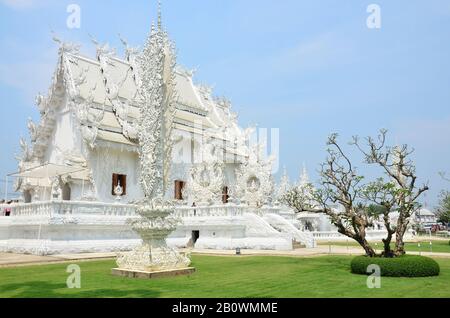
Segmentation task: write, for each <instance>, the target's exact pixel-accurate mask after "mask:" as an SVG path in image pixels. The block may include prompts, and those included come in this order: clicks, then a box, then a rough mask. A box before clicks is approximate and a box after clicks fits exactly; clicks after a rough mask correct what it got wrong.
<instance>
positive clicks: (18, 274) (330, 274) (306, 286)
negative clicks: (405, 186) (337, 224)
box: [0, 256, 450, 298]
mask: <svg viewBox="0 0 450 318" xmlns="http://www.w3.org/2000/svg"><path fill="white" fill-rule="evenodd" d="M350 261H351V258H350V257H346V256H324V257H317V258H292V257H264V256H260V257H215V256H194V257H193V263H194V264H193V265H194V266H195V267H196V268H197V270H198V272H197V273H196V274H194V275H193V276H191V277H177V278H166V279H159V280H152V281H149V280H134V279H126V278H120V277H114V276H112V275H111V268H113V267H114V266H115V263H114V261H94V262H81V263H79V265H80V267H81V271H82V273H81V283H82V286H81V289H78V290H75V289H68V288H67V287H66V279H67V277H68V275H69V274H67V273H66V268H67V266H68V264H57V265H42V266H32V267H20V268H1V269H0V297H2V298H4V297H44V298H49V297H50V298H60V297H132V298H137V297H147V298H154V297H162V298H169V297H175V298H194V297H207V298H225V297H231V298H233V297H244V298H249V297H275V298H277V297H288V298H294V297H308V298H309V297H450V284H449V282H450V259H438V262H439V264H440V266H441V271H442V273H441V275H440V276H439V277H432V278H382V288H381V289H376V290H375V289H368V288H367V287H366V279H367V278H366V277H365V276H360V275H354V274H351V273H350Z"/></svg>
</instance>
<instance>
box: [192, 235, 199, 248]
mask: <svg viewBox="0 0 450 318" xmlns="http://www.w3.org/2000/svg"><path fill="white" fill-rule="evenodd" d="M199 238H200V231H192V244H193V245H194V246H195V243H197V241H198V239H199Z"/></svg>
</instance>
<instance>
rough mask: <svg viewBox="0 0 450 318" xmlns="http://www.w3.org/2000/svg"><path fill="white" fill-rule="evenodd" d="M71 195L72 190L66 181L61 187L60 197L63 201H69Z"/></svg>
mask: <svg viewBox="0 0 450 318" xmlns="http://www.w3.org/2000/svg"><path fill="white" fill-rule="evenodd" d="M71 195H72V190H71V189H70V186H69V184H68V183H66V184H65V185H64V186H63V188H62V199H63V201H70V199H71Z"/></svg>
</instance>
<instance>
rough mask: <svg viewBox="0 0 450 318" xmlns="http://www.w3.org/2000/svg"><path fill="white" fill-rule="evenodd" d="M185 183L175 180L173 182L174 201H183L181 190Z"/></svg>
mask: <svg viewBox="0 0 450 318" xmlns="http://www.w3.org/2000/svg"><path fill="white" fill-rule="evenodd" d="M185 185H186V182H184V181H180V180H176V181H175V200H183V189H184V186H185Z"/></svg>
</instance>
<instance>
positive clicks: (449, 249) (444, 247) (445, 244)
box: [319, 239, 450, 253]
mask: <svg viewBox="0 0 450 318" xmlns="http://www.w3.org/2000/svg"><path fill="white" fill-rule="evenodd" d="M431 242H432V243H433V244H432V245H431V246H430V240H426V239H422V240H421V241H420V248H419V245H418V242H414V243H412V242H407V243H405V248H406V251H407V252H419V251H422V252H433V253H450V244H449V241H448V240H431ZM371 244H372V246H373V247H374V248H375V242H373V243H371ZM319 245H326V246H328V245H330V242H319ZM331 245H334V246H350V247H356V246H359V245H358V243H356V242H354V241H351V240H349V241H348V243H347V242H346V241H343V242H342V241H340V242H331ZM377 249H378V251H381V250H382V249H383V243H382V242H381V241H379V242H378V247H377Z"/></svg>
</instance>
